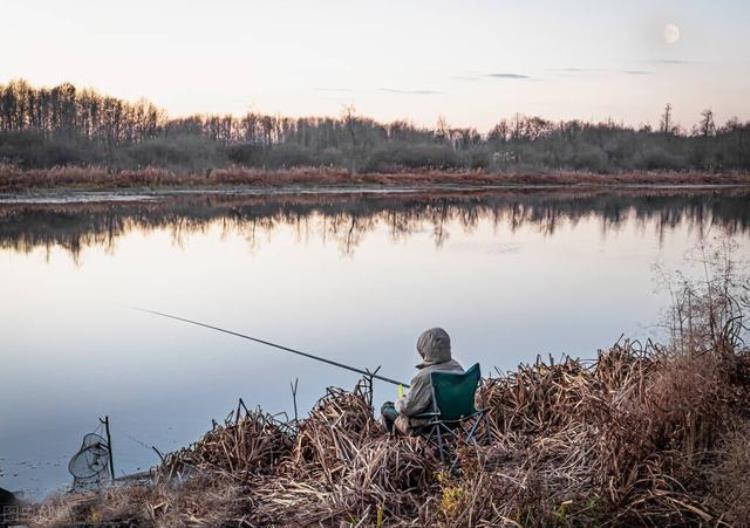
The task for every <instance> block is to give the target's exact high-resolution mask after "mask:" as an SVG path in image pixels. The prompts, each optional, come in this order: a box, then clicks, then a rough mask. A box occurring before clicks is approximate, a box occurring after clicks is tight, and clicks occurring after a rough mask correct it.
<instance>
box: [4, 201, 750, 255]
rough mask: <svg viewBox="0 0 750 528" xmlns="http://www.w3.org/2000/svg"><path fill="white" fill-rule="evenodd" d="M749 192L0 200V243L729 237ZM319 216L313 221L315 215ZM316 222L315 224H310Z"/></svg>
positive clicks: (743, 218)
mask: <svg viewBox="0 0 750 528" xmlns="http://www.w3.org/2000/svg"><path fill="white" fill-rule="evenodd" d="M748 198H750V191H748V190H747V189H725V190H721V191H718V190H716V189H705V190H696V189H689V190H687V189H679V190H675V189H649V190H644V189H627V190H620V191H611V190H610V191H589V192H582V191H580V190H579V191H576V192H575V193H574V192H572V191H570V190H567V191H559V190H558V191H553V190H543V191H542V190H530V189H524V190H482V191H466V190H452V191H445V192H440V193H436V192H430V193H425V192H418V191H415V192H399V193H362V192H358V193H344V192H335V193H302V194H278V195H272V196H268V195H264V196H263V195H247V194H225V193H222V194H205V195H198V194H170V195H163V196H158V197H154V196H149V197H148V198H147V199H138V197H136V199H131V200H122V199H116V200H107V201H101V200H97V201H89V202H80V201H78V202H72V203H69V202H64V201H63V202H57V203H22V204H10V203H0V247H2V248H6V249H12V250H15V251H18V252H25V253H28V252H30V251H32V250H34V249H36V248H46V249H47V250H50V249H51V248H53V247H62V248H64V249H66V250H68V251H69V252H70V253H71V254H72V255H73V256H74V257H77V256H78V255H79V253H80V251H81V250H82V249H83V248H86V247H91V246H99V247H105V248H108V249H109V250H112V251H114V248H115V243H116V240H117V239H118V238H119V237H121V236H123V235H125V234H127V233H128V232H129V231H131V230H132V229H139V230H145V231H148V230H154V229H168V230H170V231H171V232H172V236H173V239H174V240H175V241H176V242H179V241H180V240H182V238H183V237H184V236H185V235H189V234H191V233H193V232H197V231H201V230H205V229H206V228H207V227H208V226H209V225H210V224H211V223H212V222H214V221H217V220H218V221H221V222H222V228H223V229H234V230H237V231H238V232H242V233H243V234H244V235H245V236H246V237H247V238H248V240H249V242H250V243H251V244H254V243H255V237H256V236H257V234H258V232H259V231H269V232H270V231H273V230H274V229H275V228H277V227H278V226H281V225H284V226H292V227H295V228H296V229H299V230H305V232H306V233H309V232H310V229H311V228H312V229H317V230H318V231H319V232H318V233H317V234H319V235H320V236H322V237H325V238H332V239H334V240H336V241H337V243H338V244H339V246H340V248H341V250H342V252H344V253H351V252H352V251H353V250H354V248H356V247H357V245H358V244H359V243H360V241H361V240H362V237H363V236H365V235H366V234H367V233H369V232H370V231H372V230H373V229H375V227H376V226H378V225H386V226H387V227H388V230H389V232H390V234H391V236H392V237H393V238H394V239H401V238H405V237H408V236H409V235H411V234H412V233H414V232H416V231H418V230H419V229H422V228H423V227H425V224H427V225H429V227H430V228H431V229H432V232H433V236H434V239H435V244H436V245H438V246H440V245H441V244H442V243H443V242H444V241H445V239H446V237H447V236H448V233H447V231H446V226H447V224H448V223H450V222H458V223H459V224H460V225H461V226H462V227H463V228H464V229H466V230H468V231H471V230H472V229H474V228H475V227H476V225H477V224H478V222H479V221H480V220H488V221H490V222H492V223H493V224H494V225H501V224H502V225H506V226H508V228H510V229H511V230H515V229H518V228H520V227H522V226H524V225H532V226H535V227H536V228H538V229H539V230H541V231H542V232H544V233H546V234H552V233H554V231H555V229H556V228H557V227H558V226H559V225H560V223H561V222H571V223H573V224H575V223H576V222H577V221H579V220H581V219H584V218H587V217H591V216H593V217H596V218H598V219H599V220H600V221H601V222H602V228H603V230H604V231H605V232H606V231H607V230H611V229H616V228H618V226H619V225H621V224H622V223H623V222H624V221H626V220H628V219H629V218H634V219H635V221H637V222H639V223H641V224H645V223H646V222H649V221H655V222H656V228H657V229H658V230H659V232H660V234H663V232H664V230H666V229H671V228H674V227H676V226H678V225H680V224H682V223H688V224H689V226H690V227H691V228H695V229H698V230H699V231H700V232H703V231H704V230H706V229H708V228H709V227H711V226H720V227H722V228H724V229H726V230H727V231H728V232H729V233H737V232H739V233H745V232H747V231H750V207H748V205H747V204H748ZM317 219H320V221H319V222H314V220H317ZM313 224H314V225H313Z"/></svg>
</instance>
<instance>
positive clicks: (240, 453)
mask: <svg viewBox="0 0 750 528" xmlns="http://www.w3.org/2000/svg"><path fill="white" fill-rule="evenodd" d="M739 321H740V323H739V324H741V319H739ZM698 323H699V321H696V325H698ZM709 323H710V325H712V328H715V327H716V324H715V323H716V319H715V318H714V317H713V316H712V318H711V320H710V321H709ZM737 324H738V319H737V317H730V318H728V319H726V322H725V324H724V325H723V326H722V327H721V328H720V329H719V330H717V331H711V332H709V333H703V334H700V335H703V338H702V340H700V342H698V340H695V339H694V340H691V341H690V346H689V347H688V348H685V346H683V345H684V341H679V343H680V346H677V345H675V344H671V345H669V346H664V347H661V346H657V345H655V344H653V343H647V344H645V345H641V344H640V343H638V342H632V341H627V340H621V341H618V342H617V343H615V344H614V345H613V346H612V347H610V348H609V349H607V350H604V351H601V352H600V353H599V355H598V358H597V359H596V360H594V361H591V362H583V361H580V360H577V359H573V358H569V357H563V358H562V360H560V361H553V360H552V359H551V358H550V360H548V361H542V360H541V359H538V360H537V361H536V362H535V363H533V364H529V365H522V366H521V367H519V368H518V369H517V370H516V371H514V372H508V373H504V372H498V373H497V374H496V375H493V376H492V377H490V378H487V379H484V380H482V384H481V386H480V390H479V391H478V393H477V404H478V405H482V406H485V407H486V408H487V409H488V410H489V412H488V420H487V424H486V428H485V429H484V430H482V431H480V434H479V437H480V439H484V438H487V437H489V438H488V441H487V442H482V441H480V442H479V443H477V444H474V443H465V442H461V441H459V442H457V443H456V444H455V445H452V446H451V452H452V453H453V454H454V455H455V456H456V457H457V459H458V468H457V469H456V470H455V471H450V470H449V468H448V467H447V466H444V465H442V464H441V463H440V460H439V457H438V454H437V452H436V449H435V447H434V446H433V445H431V444H429V443H427V442H426V441H425V440H424V439H423V438H421V437H418V436H412V437H394V436H391V435H389V434H388V433H387V432H386V431H385V430H384V429H383V428H382V427H381V426H380V424H379V423H378V421H376V420H375V418H374V417H373V405H372V386H371V383H370V382H369V381H368V380H367V379H364V380H362V381H361V382H360V383H359V384H358V385H357V386H356V387H355V388H354V390H352V391H345V390H342V389H330V390H329V391H328V393H327V394H326V395H325V396H324V397H323V398H322V399H321V400H320V401H319V402H318V403H317V404H316V406H315V407H314V408H313V409H312V411H311V412H310V413H309V415H308V416H307V417H306V418H304V419H302V420H299V421H296V420H281V419H279V418H278V417H273V416H269V415H267V414H264V413H263V412H262V411H260V410H255V411H248V410H247V409H246V408H244V405H240V406H239V407H238V408H237V410H236V411H235V412H233V413H232V415H230V416H229V417H228V418H227V419H226V420H225V423H224V424H221V425H218V424H217V425H215V426H214V428H213V429H212V430H211V431H209V432H208V433H207V434H206V435H205V436H204V437H203V438H202V439H201V440H200V441H198V442H197V443H196V444H194V445H193V446H190V447H189V448H186V449H183V450H181V451H178V452H176V453H173V454H171V455H169V456H167V457H166V458H165V460H164V462H163V463H162V464H161V465H160V466H159V467H158V468H156V469H155V472H154V474H155V476H154V479H153V482H151V483H148V484H133V485H128V486H121V487H114V488H110V489H106V490H102V491H100V492H98V493H89V494H88V495H61V496H57V497H53V498H50V499H48V501H47V502H46V503H45V504H43V505H41V506H40V507H39V512H38V513H37V515H36V516H35V517H34V518H32V519H30V520H29V524H30V526H33V527H62V526H71V525H76V524H75V523H78V524H77V525H78V526H81V525H93V524H95V523H96V522H99V521H107V522H111V523H114V524H113V525H115V526H117V525H121V526H137V527H141V526H154V527H166V526H225V527H229V526H234V527H260V526H285V527H286V526H293V527H302V526H332V527H343V526H349V527H365V526H372V527H381V526H393V527H407V526H438V527H445V528H448V527H470V526H482V527H489V526H514V527H519V526H523V527H546V526H559V527H573V526H581V527H582V526H604V527H610V526H612V527H614V526H643V527H657V526H659V527H662V526H666V527H687V526H712V527H716V526H737V527H744V526H748V518H749V515H750V510H749V509H748V504H749V503H750V484H748V479H747V474H748V471H750V455H748V453H749V452H750V412H748V409H750V406H749V404H750V374H749V373H750V350H748V348H747V347H746V346H745V345H744V344H743V342H742V340H741V339H740V338H739V333H738V332H737ZM698 326H699V325H698Z"/></svg>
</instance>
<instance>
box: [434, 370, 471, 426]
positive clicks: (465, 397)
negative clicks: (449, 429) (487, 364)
mask: <svg viewBox="0 0 750 528" xmlns="http://www.w3.org/2000/svg"><path fill="white" fill-rule="evenodd" d="M480 377H481V373H480V372H479V363H476V364H474V365H473V366H472V367H471V368H470V369H468V370H467V371H466V372H464V373H463V374H459V373H456V372H439V371H438V372H432V373H430V380H431V381H432V397H433V407H434V410H435V412H439V413H440V419H441V420H445V421H449V422H450V421H455V420H459V419H461V418H464V417H467V416H471V415H472V414H474V413H475V412H477V410H476V407H475V406H474V395H475V394H476V392H477V386H479V379H480Z"/></svg>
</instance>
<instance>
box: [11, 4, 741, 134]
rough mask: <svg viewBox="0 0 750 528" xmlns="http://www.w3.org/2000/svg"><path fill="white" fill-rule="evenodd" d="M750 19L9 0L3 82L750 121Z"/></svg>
mask: <svg viewBox="0 0 750 528" xmlns="http://www.w3.org/2000/svg"><path fill="white" fill-rule="evenodd" d="M672 26H674V27H672ZM665 28H668V29H667V30H666V32H665ZM749 28H750V2H749V1H747V0H713V1H708V0H705V1H697V0H693V1H676V0H674V1H664V2H659V1H645V0H629V1H628V2H622V1H607V0H596V1H582V0H566V1H551V0H536V1H535V0H527V1H520V0H518V1H501V0H495V1H489V0H484V1H480V0H469V1H462V2H458V1H456V0H453V1H442V0H425V1H409V0H394V1H389V0H379V1H357V0H317V1H310V0H273V1H271V0H268V1H266V2H260V1H251V0H244V1H243V0H212V1H201V2H199V1H191V0H149V1H143V0H130V1H128V2H108V1H102V0H98V1H94V0H90V1H89V0H77V1H63V0H33V1H30V0H0V83H4V82H7V81H8V80H10V79H15V78H24V79H26V80H28V81H30V82H32V83H33V84H36V85H40V84H41V85H53V84H56V83H60V82H63V81H70V82H73V83H74V84H76V85H78V86H88V87H93V88H96V89H97V90H99V91H101V92H104V93H107V94H111V95H115V96H118V97H123V98H127V99H137V98H140V97H145V98H147V99H149V100H151V101H153V102H154V103H156V104H157V105H159V106H161V107H162V108H165V109H166V110H167V111H168V112H169V114H170V115H173V116H175V115H184V114H189V113H196V112H203V113H208V112H216V113H227V112H231V113H235V114H240V113H244V112H246V111H247V110H254V111H259V112H267V113H280V114H283V115H291V116H298V115H334V116H337V115H340V113H341V110H342V107H343V106H344V105H354V106H355V108H356V109H357V112H358V113H360V114H364V115H368V116H372V117H375V118H376V119H379V120H393V119H401V118H406V119H409V120H411V121H413V122H415V123H416V124H419V125H429V126H433V125H434V124H435V122H436V120H437V118H438V116H440V115H443V116H445V117H446V118H447V120H448V122H449V123H451V124H452V125H458V126H475V127H477V128H478V129H479V130H480V131H486V130H487V129H489V128H490V127H491V126H492V124H494V123H495V122H497V120H498V119H499V118H501V117H508V116H511V115H513V114H514V113H515V112H521V113H523V114H534V115H541V116H544V117H547V118H551V119H562V118H566V119H567V118H582V119H593V120H601V119H607V118H613V119H615V120H616V121H618V122H619V121H623V122H625V123H627V124H633V125H639V124H641V123H651V124H657V123H658V117H659V114H660V112H661V109H662V107H663V106H664V104H665V103H666V102H667V101H669V102H671V103H672V105H673V107H674V112H675V117H676V119H677V121H678V122H680V123H681V124H682V125H683V126H688V125H692V124H693V123H694V122H696V121H697V120H698V118H699V115H698V114H699V112H700V111H701V110H702V109H704V108H707V107H710V108H712V109H713V110H714V112H715V114H716V117H717V120H718V121H719V122H724V121H725V120H726V119H727V118H729V117H731V116H738V117H739V118H741V119H750V29H749ZM677 32H679V35H678V34H677ZM670 41H671V42H670Z"/></svg>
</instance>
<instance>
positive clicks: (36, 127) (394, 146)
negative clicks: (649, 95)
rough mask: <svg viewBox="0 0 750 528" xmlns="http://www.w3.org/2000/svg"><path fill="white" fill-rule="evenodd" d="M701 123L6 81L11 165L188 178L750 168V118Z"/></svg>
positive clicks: (709, 117) (2, 116)
mask: <svg viewBox="0 0 750 528" xmlns="http://www.w3.org/2000/svg"><path fill="white" fill-rule="evenodd" d="M698 117H699V119H698V121H697V123H696V124H695V125H694V126H693V127H691V128H690V129H683V128H681V127H679V126H678V125H677V124H676V123H675V122H674V119H673V117H672V107H671V105H669V104H667V105H666V106H665V108H664V112H663V114H662V116H661V120H660V123H659V125H658V127H656V128H652V127H651V126H649V125H644V126H641V127H638V128H635V127H628V126H624V125H622V124H618V123H615V122H614V121H611V120H610V121H606V122H600V123H590V122H584V121H580V120H569V121H551V120H547V119H544V118H541V117H537V116H523V115H520V114H516V115H515V116H513V117H511V118H508V119H502V120H500V121H499V122H498V123H497V124H496V125H495V126H494V127H493V128H492V129H491V130H490V132H489V133H488V134H485V135H483V134H480V133H478V132H477V130H476V129H474V128H458V127H452V126H450V125H449V124H448V123H447V121H446V120H445V119H443V118H441V119H439V120H438V122H437V124H436V126H435V127H434V128H426V127H418V126H415V125H414V124H412V123H410V122H408V121H394V122H391V123H379V122H377V121H375V120H373V119H370V118H367V117H363V116H360V115H358V114H357V113H356V112H355V110H354V109H353V108H351V107H347V108H344V110H343V111H342V113H341V116H340V117H338V118H332V117H301V118H290V117H284V116H274V115H266V114H260V113H254V112H249V113H247V114H245V115H243V116H233V115H193V116H189V117H182V118H170V117H169V116H168V115H167V114H166V112H164V111H163V110H161V109H160V108H158V107H156V106H155V105H154V104H152V103H150V102H148V101H145V100H140V101H137V102H128V101H124V100H121V99H118V98H115V97H110V96H106V95H101V94H99V93H97V92H96V91H94V90H91V89H78V88H76V87H75V86H73V85H72V84H70V83H63V84H61V85H59V86H55V87H53V88H44V87H42V88H36V87H33V86H31V85H30V84H29V83H27V82H25V81H23V80H14V81H11V82H9V83H8V84H7V85H0V163H10V164H15V165H18V166H21V167H23V168H45V167H52V166H61V165H93V164H96V165H106V166H111V167H113V168H135V169H137V168H143V167H147V166H159V167H169V168H173V169H175V170H182V171H195V170H206V169H210V168H216V167H222V166H226V165H230V164H237V165H243V166H249V167H264V168H288V167H294V166H333V167H344V168H348V169H351V170H353V171H395V170H400V169H404V168H406V169H419V168H432V169H460V168H464V169H484V170H513V169H520V170H538V169H541V170H544V169H551V170H555V169H575V170H590V171H597V172H613V171H623V170H659V169H668V170H709V171H719V170H748V169H750V122H740V121H739V120H738V119H736V118H732V119H730V120H728V121H727V122H726V123H724V124H723V125H721V126H719V125H717V124H716V123H715V122H714V116H713V113H712V111H711V110H710V109H707V110H705V111H704V112H702V113H701V115H700V116H698Z"/></svg>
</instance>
